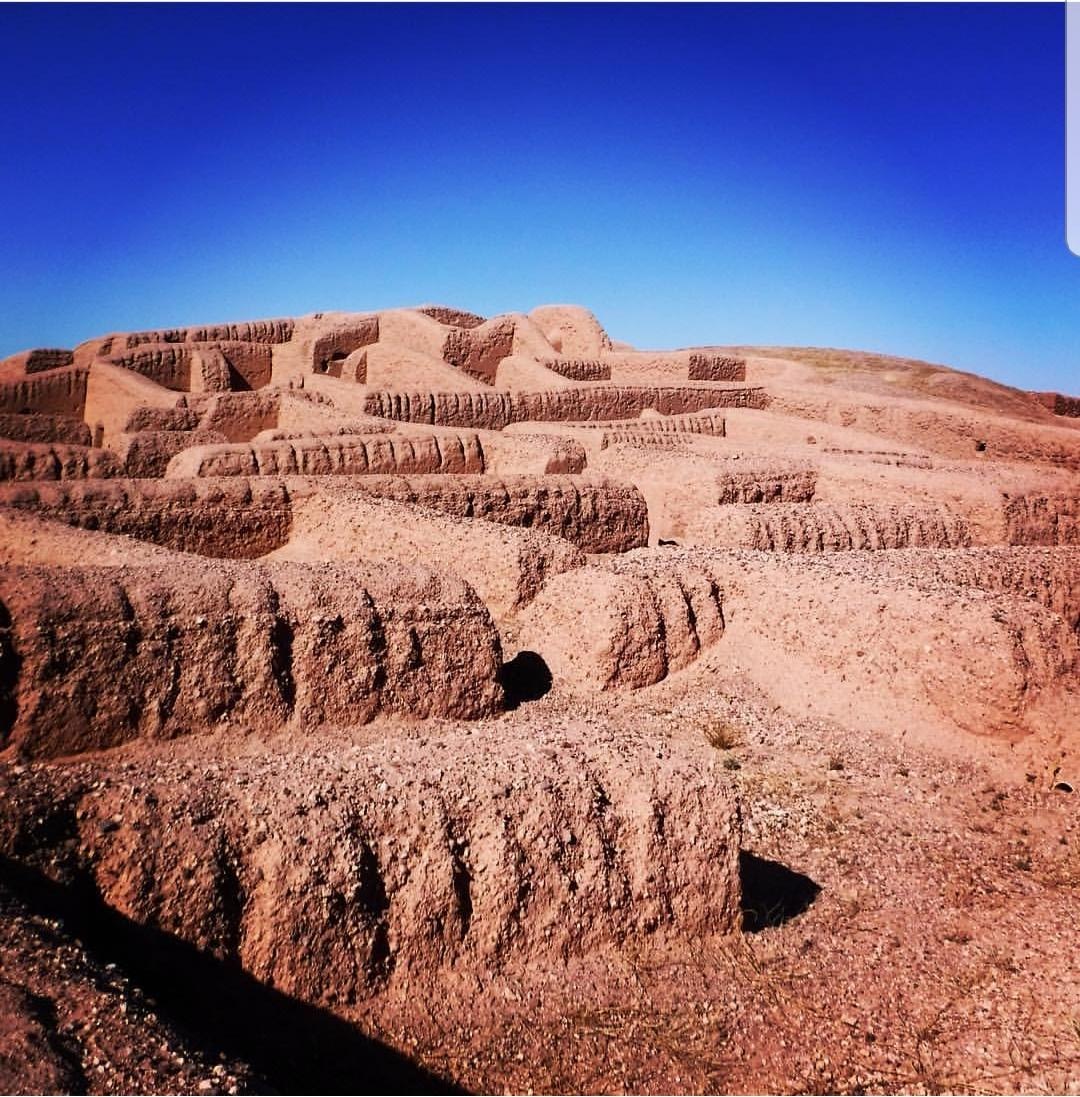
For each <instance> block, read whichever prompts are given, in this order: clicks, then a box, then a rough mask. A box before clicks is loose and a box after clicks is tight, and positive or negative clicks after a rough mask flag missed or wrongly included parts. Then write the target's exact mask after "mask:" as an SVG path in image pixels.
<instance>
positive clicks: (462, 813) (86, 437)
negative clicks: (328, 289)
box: [0, 306, 1080, 1093]
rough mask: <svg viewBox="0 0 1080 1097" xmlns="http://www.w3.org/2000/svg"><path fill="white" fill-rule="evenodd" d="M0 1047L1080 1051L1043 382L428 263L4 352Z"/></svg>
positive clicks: (693, 1067) (1054, 529)
mask: <svg viewBox="0 0 1080 1097" xmlns="http://www.w3.org/2000/svg"><path fill="white" fill-rule="evenodd" d="M0 786H2V789H0V912H2V916H0V1087H2V1088H3V1089H4V1091H5V1092H14V1093H20V1092H49V1093H60V1092H65V1093H66V1092H76V1093H124V1092H144V1093H181V1092H182V1093H188V1092H192V1093H248V1092H254V1093H266V1092H279V1093H294V1092H309V1093H310V1092H340V1093H355V1092H368V1091H370V1092H376V1091H378V1092H387V1091H389V1092H507V1091H510V1092H594V1091H595V1092H604V1093H623V1092H646V1093H682V1092H719V1093H745V1092H751V1093H752V1092H777V1093H822V1092H831V1093H879V1092H905V1093H906V1092H911V1093H936V1092H944V1091H947V1092H960V1093H964V1092H972V1091H975V1092H1014V1091H1024V1092H1035V1093H1044V1092H1068V1093H1080V979H1078V978H1077V970H1078V968H1080V902H1078V899H1080V826H1078V818H1080V814H1078V805H1080V399H1076V398H1074V397H1071V396H1069V395H1067V394H1056V393H1032V392H1024V391H1020V390H1017V389H1012V388H1008V387H1006V386H1003V385H1000V384H997V383H995V382H992V381H989V380H986V379H983V378H981V377H978V376H975V375H972V374H967V373H962V372H958V371H956V370H953V369H949V368H947V367H945V366H937V365H932V364H929V363H926V362H920V361H913V360H909V359H901V358H894V357H888V356H884V355H878V354H869V353H861V352H855V351H845V350H831V349H822V348H784V347H742V346H709V347H694V348H684V349H677V350H666V351H652V350H639V349H635V348H633V347H631V346H629V345H627V344H625V343H620V342H618V341H617V340H615V339H613V338H612V336H610V335H609V334H608V333H607V332H606V331H605V330H604V328H603V327H602V326H601V324H600V323H599V321H598V320H597V319H596V317H595V316H593V314H592V313H590V312H589V311H587V310H586V309H584V308H581V307H577V306H547V307H541V308H537V309H535V310H534V311H532V312H531V313H528V314H508V315H503V316H496V317H493V318H484V317H481V316H478V315H474V314H472V313H469V312H467V311H463V310H461V309H457V308H451V307H445V306H424V307H419V308H402V309H392V310H386V311H382V312H367V313H329V312H328V313H317V314H314V315H310V316H304V317H299V318H292V319H276V320H265V321H250V322H233V323H220V324H208V325H207V326H204V327H191V328H183V329H172V330H148V331H138V332H127V333H113V334H107V335H104V336H98V337H95V338H91V339H88V340H87V341H86V342H84V343H82V344H80V345H79V346H77V347H74V348H71V349H35V350H29V351H26V352H24V353H22V354H17V355H14V356H12V357H9V358H7V359H4V360H3V361H0Z"/></svg>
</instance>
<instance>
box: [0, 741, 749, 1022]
mask: <svg viewBox="0 0 1080 1097" xmlns="http://www.w3.org/2000/svg"><path fill="white" fill-rule="evenodd" d="M610 734H611V733H610V732H609V733H607V734H606V735H605V734H604V733H602V732H601V733H600V734H599V735H598V734H597V732H596V731H595V730H593V731H592V732H591V733H590V734H589V735H582V734H581V733H580V732H578V731H576V730H575V729H573V728H563V727H560V728H557V729H552V730H550V731H544V730H538V731H536V732H535V733H534V734H531V735H530V736H529V738H528V739H527V740H523V741H518V740H508V739H507V737H506V734H505V732H504V731H503V730H501V729H499V728H485V727H483V726H480V727H477V728H476V729H475V730H474V731H473V733H472V734H470V735H465V734H463V733H461V732H460V731H459V732H453V731H443V732H442V733H441V734H440V745H441V746H442V747H443V748H444V749H441V750H437V751H432V749H431V745H430V742H425V741H423V740H417V739H410V738H401V739H398V740H393V739H385V740H383V741H381V742H379V743H378V744H376V745H374V746H361V745H359V744H357V745H353V746H351V747H350V748H349V749H348V751H344V752H342V751H337V750H335V751H333V752H330V751H326V750H323V751H318V752H317V751H313V750H312V749H311V747H310V746H308V745H307V744H305V745H304V746H303V748H302V749H298V748H296V747H293V748H285V749H281V750H278V751H277V752H275V753H273V754H265V755H263V756H262V757H261V758H259V759H258V760H254V759H247V760H245V759H244V758H243V757H239V758H238V759H237V760H236V761H235V762H234V763H232V764H231V765H230V766H228V767H221V768H220V769H219V768H218V767H216V766H213V767H208V766H203V765H197V766H192V765H190V764H184V763H183V762H176V761H169V760H167V759H164V758H160V757H159V758H157V759H155V760H154V761H153V762H152V763H144V764H143V766H142V767H141V768H140V769H139V771H138V772H137V773H133V772H132V771H131V770H128V771H127V772H125V775H124V778H123V779H116V780H113V779H109V778H108V771H107V770H106V774H107V777H106V779H105V780H101V779H100V771H98V773H96V774H92V773H88V772H87V771H86V769H84V768H83V767H78V766H64V767H25V768H23V767H14V768H15V770H16V771H15V772H12V768H13V767H8V768H7V769H6V770H5V771H4V772H3V774H0V852H2V853H3V854H4V855H6V856H8V857H13V858H16V859H18V860H20V861H22V862H23V863H27V864H31V865H33V866H35V867H37V868H39V869H40V870H41V871H43V872H45V873H46V874H47V875H55V874H56V873H58V872H62V871H64V870H63V868H62V867H61V866H64V865H65V864H66V865H67V866H68V868H69V869H70V871H71V872H72V874H73V875H83V876H88V877H89V878H90V879H91V880H92V881H93V886H94V888H95V891H96V892H97V893H99V894H100V895H101V897H102V899H103V900H104V901H105V902H106V903H108V904H109V905H110V906H111V907H113V908H114V909H116V910H118V911H119V912H120V913H121V914H122V915H124V916H125V917H126V918H129V919H131V920H132V921H133V922H135V923H137V924H148V925H153V926H154V927H156V928H157V929H160V930H163V931H165V932H167V933H170V934H172V935H175V936H176V937H179V938H180V939H182V940H184V941H188V942H190V943H192V944H194V945H196V946H198V947H200V948H205V949H208V950H209V951H210V952H211V953H212V954H213V955H214V956H216V957H217V958H218V959H220V960H222V961H224V962H226V963H228V964H230V965H236V966H237V967H238V968H240V969H242V970H243V971H245V972H246V973H247V974H248V975H250V976H251V977H253V978H254V979H257V980H260V981H262V982H264V983H266V984H269V985H272V986H273V987H274V988H275V989H276V990H277V991H278V992H280V993H284V994H288V995H290V996H293V997H295V998H298V999H301V1000H304V1001H307V1002H311V1003H314V1004H317V1005H319V1006H322V1007H325V1008H327V1009H330V1010H342V1009H343V1005H342V1004H343V1003H352V1002H357V1001H362V1000H363V999H364V998H366V997H367V996H369V995H372V994H375V993H378V992H380V991H383V990H386V989H388V988H390V987H391V986H393V985H394V984H395V983H400V984H401V985H402V986H403V987H408V988H409V990H410V991H411V992H412V993H416V992H417V991H418V990H419V989H420V988H424V987H428V986H430V985H432V984H434V985H436V986H437V985H438V982H437V981H438V980H439V979H440V978H441V979H446V978H447V977H450V978H454V977H461V976H462V975H463V974H465V975H466V976H467V977H469V978H473V977H475V976H477V975H483V976H484V977H485V980H486V978H488V977H490V975H491V973H492V972H497V971H501V970H507V969H509V970H515V969H517V970H524V969H526V968H528V967H529V966H530V965H536V964H545V965H548V964H553V963H556V964H557V963H565V962H567V961H571V960H573V959H574V958H576V957H580V956H585V955H588V954H589V953H592V952H595V951H596V950H599V949H607V948H612V947H618V946H627V947H628V949H629V950H630V951H631V953H633V951H634V950H635V949H636V948H638V947H645V946H657V945H662V944H663V943H664V942H667V941H669V940H670V941H676V940H677V941H681V942H685V941H687V940H697V939H715V938H717V937H718V936H722V935H726V934H730V933H733V932H736V931H737V930H738V928H739V926H740V924H741V914H740V881H739V847H740V838H741V828H740V824H739V813H738V809H737V805H736V801H735V797H734V794H733V792H732V789H731V787H730V785H729V783H728V782H727V781H726V780H725V779H724V778H723V776H722V775H720V774H718V773H715V772H712V771H711V768H710V766H711V761H712V760H711V758H710V757H709V753H708V752H709V750H710V748H708V747H707V746H704V745H697V744H694V745H690V744H687V743H681V742H678V741H672V742H670V743H666V744H665V749H664V750H663V751H662V752H659V754H658V752H657V750H656V744H655V742H654V741H652V740H650V739H649V738H647V737H644V736H640V735H638V734H636V733H635V732H633V731H629V730H628V731H626V732H624V733H622V734H620V736H619V737H618V739H617V740H616V741H612V740H611V738H610ZM450 760H452V764H447V763H448V761H450ZM13 805H19V807H20V810H19V811H15V810H13V809H12V808H13ZM31 820H37V821H38V822H37V824H36V829H35V830H33V831H31V830H30V829H29V828H30V826H31V822H30V821H31ZM507 820H512V823H511V824H510V825H508V823H507ZM67 836H70V837H71V838H72V841H71V843H70V845H69V846H63V845H62V843H63V841H64V838H65V837H67ZM72 853H74V861H72V857H71V854H72ZM298 929H299V931H298ZM445 985H446V984H445V983H444V984H443V986H444V992H445ZM425 993H426V991H425ZM345 1009H346V1011H347V1007H345Z"/></svg>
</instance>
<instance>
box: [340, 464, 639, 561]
mask: <svg viewBox="0 0 1080 1097" xmlns="http://www.w3.org/2000/svg"><path fill="white" fill-rule="evenodd" d="M347 483H348V488H347V489H346V490H349V491H362V492H367V493H369V494H371V495H377V496H379V497H380V498H385V499H393V500H395V501H396V502H399V503H411V504H414V505H420V506H424V507H430V508H432V509H434V510H437V511H441V512H443V513H445V514H452V515H457V516H460V517H464V518H486V519H487V520H488V521H492V522H501V523H504V524H505V525H510V526H525V527H529V528H533V529H537V530H541V531H543V532H544V533H551V534H554V535H555V536H557V537H563V538H565V539H566V540H567V541H569V542H570V543H571V544H574V545H577V546H578V548H580V549H581V550H582V551H583V552H592V553H599V552H627V551H629V550H630V549H632V548H638V547H640V546H642V545H647V544H648V543H649V510H648V507H647V506H646V503H645V499H644V497H643V496H642V494H641V492H640V491H638V489H637V488H635V487H634V486H633V485H631V484H621V483H615V482H613V481H609V480H588V479H581V478H578V477H571V476H544V477H535V476H518V477H502V478H496V477H494V476H452V477H449V476H446V477H444V476H409V477H404V476H364V477H358V478H356V479H355V480H350V481H348V482H347Z"/></svg>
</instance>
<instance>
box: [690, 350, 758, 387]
mask: <svg viewBox="0 0 1080 1097" xmlns="http://www.w3.org/2000/svg"><path fill="white" fill-rule="evenodd" d="M687 379H688V380H690V381H745V380H746V360H745V359H744V358H730V357H728V356H727V355H723V354H691V355H690V364H689V367H688V370H687Z"/></svg>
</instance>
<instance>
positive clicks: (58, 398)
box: [0, 367, 88, 419]
mask: <svg viewBox="0 0 1080 1097" xmlns="http://www.w3.org/2000/svg"><path fill="white" fill-rule="evenodd" d="M87 377H88V371H87V370H85V369H81V368H78V367H72V368H70V369H59V370H50V371H48V372H45V373H36V374H34V375H33V376H31V377H27V378H26V379H25V380H20V381H7V382H4V383H3V384H0V412H10V413H13V414H15V415H25V414H27V413H28V412H31V413H32V412H39V413H42V414H50V415H66V416H71V417H73V418H77V419H81V418H82V417H83V410H84V408H85V407H86V382H87Z"/></svg>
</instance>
